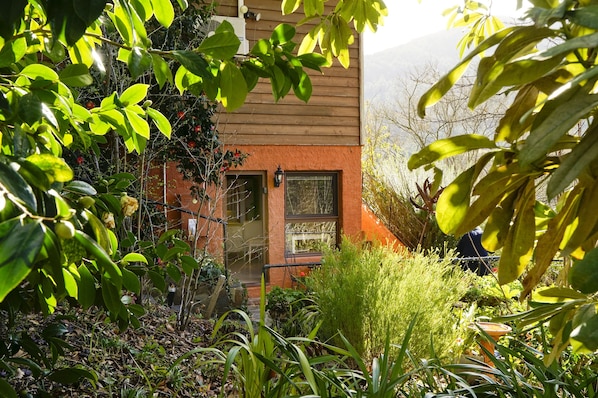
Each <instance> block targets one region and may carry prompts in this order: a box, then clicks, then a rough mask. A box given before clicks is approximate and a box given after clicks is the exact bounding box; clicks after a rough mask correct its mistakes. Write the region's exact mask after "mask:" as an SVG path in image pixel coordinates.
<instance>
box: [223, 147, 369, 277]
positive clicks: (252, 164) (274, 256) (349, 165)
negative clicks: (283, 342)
mask: <svg viewBox="0 0 598 398" xmlns="http://www.w3.org/2000/svg"><path fill="white" fill-rule="evenodd" d="M235 148H238V149H240V150H241V151H243V152H245V153H248V154H249V157H248V158H247V160H246V162H245V164H244V165H243V167H241V168H238V169H234V170H231V173H234V172H235V171H252V172H262V173H264V175H265V178H266V187H267V190H268V194H267V203H266V209H267V219H266V227H267V229H268V236H269V247H268V263H270V264H284V263H285V260H286V259H285V253H284V247H285V242H284V216H285V213H284V211H285V210H284V192H285V191H284V182H283V186H281V187H278V188H276V187H274V172H275V171H276V169H277V167H278V166H279V165H280V167H281V168H282V169H283V170H284V171H285V172H286V171H334V172H338V173H339V189H340V193H339V202H340V203H339V213H340V228H341V232H342V233H343V234H346V235H351V236H358V235H359V234H360V233H361V148H360V147H358V146H281V145H277V146H263V145H253V146H252V145H243V146H235ZM319 260H320V257H302V258H298V259H295V260H294V261H295V262H296V263H298V264H299V263H302V262H304V263H307V262H314V261H319ZM297 271H299V269H297ZM285 275H288V270H287V271H286V272H285V270H283V269H272V270H271V271H270V275H269V276H270V283H273V284H277V285H288V283H289V282H290V281H289V280H286V278H285Z"/></svg>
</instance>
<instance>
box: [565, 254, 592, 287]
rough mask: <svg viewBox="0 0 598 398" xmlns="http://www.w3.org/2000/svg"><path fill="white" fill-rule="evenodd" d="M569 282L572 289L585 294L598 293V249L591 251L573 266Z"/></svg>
mask: <svg viewBox="0 0 598 398" xmlns="http://www.w3.org/2000/svg"><path fill="white" fill-rule="evenodd" d="M569 282H570V283H571V287H573V288H574V289H577V290H579V291H580V292H582V293H585V294H590V293H594V292H596V291H598V249H592V250H590V251H589V252H587V253H586V255H585V256H584V258H583V259H581V260H579V261H576V262H575V263H574V264H573V267H572V268H571V271H570V273H569Z"/></svg>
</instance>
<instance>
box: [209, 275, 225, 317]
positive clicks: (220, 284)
mask: <svg viewBox="0 0 598 398" xmlns="http://www.w3.org/2000/svg"><path fill="white" fill-rule="evenodd" d="M225 282H226V276H224V275H220V277H218V282H217V283H216V287H215V288H214V292H213V293H212V296H211V297H210V303H209V304H208V309H207V310H206V318H207V319H210V318H211V317H212V312H214V309H215V308H216V303H217V302H218V296H220V291H221V290H222V287H223V286H224V283H225Z"/></svg>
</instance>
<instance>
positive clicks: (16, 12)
mask: <svg viewBox="0 0 598 398" xmlns="http://www.w3.org/2000/svg"><path fill="white" fill-rule="evenodd" d="M26 5H27V0H11V1H7V2H6V3H4V4H3V10H2V12H1V13H0V36H1V37H3V38H4V39H6V41H8V40H9V39H10V38H11V37H12V36H13V33H14V32H13V30H14V29H15V28H16V27H17V26H18V24H19V22H20V20H21V18H22V17H23V13H24V11H25V6H26Z"/></svg>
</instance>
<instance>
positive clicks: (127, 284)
mask: <svg viewBox="0 0 598 398" xmlns="http://www.w3.org/2000/svg"><path fill="white" fill-rule="evenodd" d="M122 273H123V287H124V288H125V289H127V290H128V291H130V292H133V293H135V294H139V292H140V291H141V282H139V277H138V276H137V275H135V273H133V272H131V271H129V270H128V269H126V268H123V270H122Z"/></svg>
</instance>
